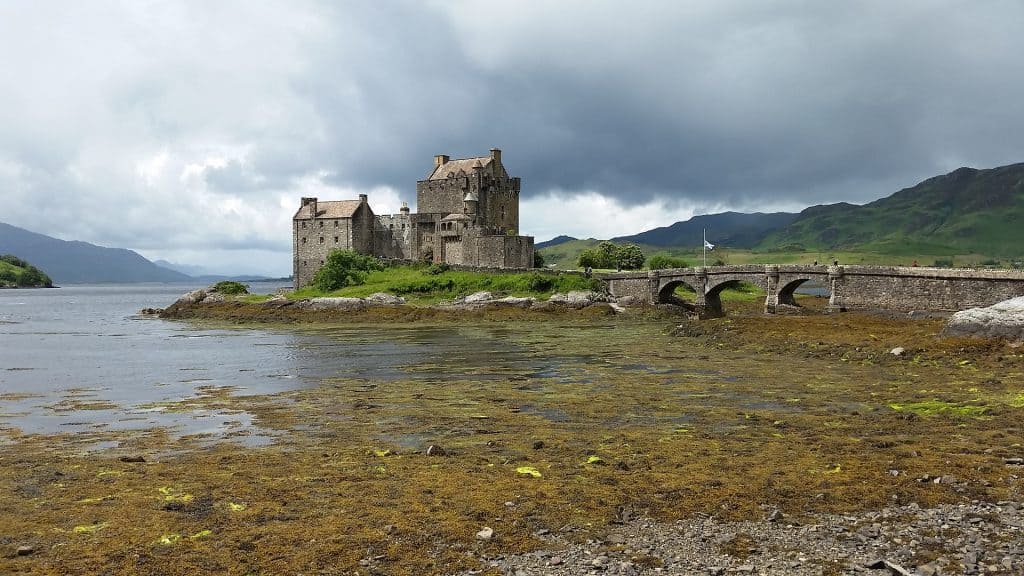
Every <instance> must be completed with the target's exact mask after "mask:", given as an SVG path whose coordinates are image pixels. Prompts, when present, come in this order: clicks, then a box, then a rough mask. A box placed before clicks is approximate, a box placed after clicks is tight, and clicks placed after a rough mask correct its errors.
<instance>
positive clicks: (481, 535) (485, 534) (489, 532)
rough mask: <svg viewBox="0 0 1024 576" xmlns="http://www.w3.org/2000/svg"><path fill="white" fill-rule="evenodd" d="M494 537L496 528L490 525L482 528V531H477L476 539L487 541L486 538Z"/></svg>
mask: <svg viewBox="0 0 1024 576" xmlns="http://www.w3.org/2000/svg"><path fill="white" fill-rule="evenodd" d="M493 537H494V529H492V528H490V527H486V526H485V527H484V529H483V530H481V531H479V532H477V533H476V539H477V540H485V541H486V540H490V539H491V538H493Z"/></svg>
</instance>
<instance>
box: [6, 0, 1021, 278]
mask: <svg viewBox="0 0 1024 576" xmlns="http://www.w3.org/2000/svg"><path fill="white" fill-rule="evenodd" d="M1022 23H1024V2H1021V1H1020V0H1005V1H985V0H963V1H942V0H928V1H910V0H908V1H903V2H893V1H891V0H884V1H877V2H876V1H863V2H856V1H851V2H823V1H821V0H805V1H767V0H750V1H744V2H734V1H728V0H707V1H696V0H686V1H682V0H667V1H664V2H659V1H646V2H628V3H627V2H614V3H613V2H599V1H594V0H580V1H564V2H554V1H536V2H523V1H514V2H497V1H487V2H479V1H465V2H454V1H452V2H423V1H419V0H417V1H410V2H402V1H392V0H389V1H388V2H370V1H365V2H351V3H349V2H327V1H325V2H303V1H299V0H287V1H282V2H256V1H252V0H239V1H237V2H233V1H226V0H217V1H209V0H197V1H194V2H189V1H179V2H143V1H132V2H124V3H113V2H102V1H100V0H95V1H89V2H78V1H68V2H47V1H33V2H18V1H11V2H3V3H0V221H3V222H7V223H9V224H13V225H16V226H21V227H23V228H28V229H30V230H33V231H37V232H41V233H44V234H49V235H52V236H56V237H59V238H64V239H75V240H84V241H87V242H92V243H96V244H100V245H105V246H116V247H125V248H131V249H134V250H137V251H138V252H140V253H141V254H143V255H144V256H146V257H148V258H150V259H157V258H164V259H167V260H170V261H173V262H179V263H187V264H198V265H204V266H208V267H209V268H211V269H213V270H215V271H220V272H227V273H239V272H257V273H265V274H273V275H287V274H289V273H290V270H291V233H290V219H291V216H292V214H293V213H294V212H295V210H296V209H297V207H298V205H299V198H300V197H301V196H318V197H320V198H321V199H347V198H355V197H356V195H357V194H359V193H367V194H369V195H370V201H371V205H372V206H373V209H374V211H375V212H377V213H391V212H394V211H397V208H398V207H399V206H400V204H401V202H402V201H407V202H409V203H410V205H413V206H415V183H416V180H418V179H422V178H424V177H425V176H426V174H427V173H429V171H430V169H431V168H432V166H433V155H435V154H449V155H451V156H452V157H469V156H478V155H484V154H486V153H487V150H488V149H489V148H491V147H499V148H501V149H502V150H503V159H504V162H505V165H506V166H507V168H508V169H509V170H510V172H511V173H512V174H513V175H517V176H520V177H522V179H523V188H522V190H523V202H522V207H521V232H522V233H523V234H529V235H533V236H535V237H536V238H537V240H538V241H539V240H545V239H549V238H551V237H552V236H555V235H558V234H570V235H573V236H579V237H599V238H606V237H611V236H616V235H623V234H631V233H636V232H640V231H643V230H646V229H650V228H653V227H656V226H665V225H668V224H671V223H673V222H675V221H677V220H685V219H687V218H689V217H691V216H692V215H694V214H701V213H713V212H720V211H724V210H740V211H774V210H792V211H796V210H799V209H802V208H804V207H806V206H809V205H813V204H820V203H830V202H837V201H848V202H855V203H862V202H866V201H870V200H873V199H876V198H879V197H882V196H887V195H889V194H891V193H892V192H895V191H896V190H898V189H900V188H903V187H907V186H911V185H913V184H915V183H917V182H918V181H920V180H922V179H924V178H927V177H930V176H933V175H936V174H941V173H945V172H949V171H951V170H953V169H955V168H957V167H959V166H973V167H978V168H985V167H994V166H999V165H1004V164H1010V163H1014V162H1020V161H1024V34H1022V33H1021V25H1022ZM709 237H710V238H713V231H709Z"/></svg>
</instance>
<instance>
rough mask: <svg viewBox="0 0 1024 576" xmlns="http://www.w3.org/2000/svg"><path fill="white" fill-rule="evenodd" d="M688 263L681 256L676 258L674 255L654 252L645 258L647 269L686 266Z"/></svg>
mask: <svg viewBox="0 0 1024 576" xmlns="http://www.w3.org/2000/svg"><path fill="white" fill-rule="evenodd" d="M688 267H689V264H687V263H686V260H683V259H682V258H676V257H675V256H667V255H665V254H655V255H654V256H651V257H650V258H648V259H647V268H648V269H649V270H666V269H668V268H688Z"/></svg>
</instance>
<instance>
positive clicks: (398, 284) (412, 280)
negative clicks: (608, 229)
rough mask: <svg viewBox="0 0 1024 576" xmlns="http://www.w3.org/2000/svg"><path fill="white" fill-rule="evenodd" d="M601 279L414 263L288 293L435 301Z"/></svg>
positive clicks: (536, 293)
mask: <svg viewBox="0 0 1024 576" xmlns="http://www.w3.org/2000/svg"><path fill="white" fill-rule="evenodd" d="M601 289H602V285H601V282H600V281H599V280H596V279H593V278H584V277H582V276H580V275H578V274H551V273H544V272H521V273H509V274H504V273H489V272H470V271H464V270H446V269H444V267H438V266H426V265H413V266H398V267H393V268H385V269H384V270H376V271H372V272H369V273H368V274H367V275H366V279H365V282H364V283H363V284H360V285H358V286H346V287H344V288H340V289H338V290H334V291H331V292H323V291H320V290H317V289H316V288H313V287H306V288H303V289H302V290H298V291H296V292H293V293H292V294H290V295H289V298H291V299H296V300H297V299H302V298H314V297H318V296H343V297H350V298H364V297H366V296H369V295H370V294H374V293H377V292H386V293H388V294H395V295H397V296H402V297H403V298H405V299H406V300H407V301H409V302H410V303H412V304H423V305H428V304H436V303H437V302H440V301H442V300H452V299H454V298H458V297H460V296H468V295H470V294H473V293H474V292H482V291H487V292H492V293H494V294H495V295H498V296H533V297H536V298H540V299H544V298H547V297H549V296H551V295H552V294H554V293H556V292H570V291H573V290H601Z"/></svg>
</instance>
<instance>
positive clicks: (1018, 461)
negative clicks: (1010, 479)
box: [1003, 458, 1024, 466]
mask: <svg viewBox="0 0 1024 576" xmlns="http://www.w3.org/2000/svg"><path fill="white" fill-rule="evenodd" d="M1003 462H1005V463H1006V465H1007V466H1024V458H1005V459H1003Z"/></svg>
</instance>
